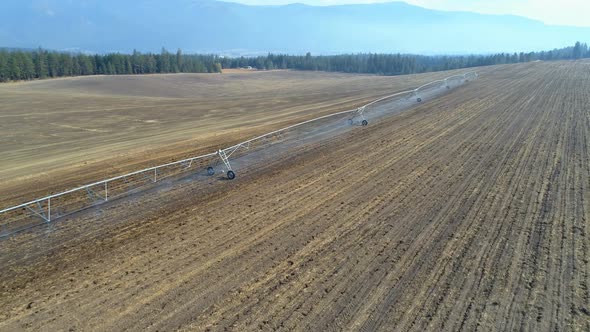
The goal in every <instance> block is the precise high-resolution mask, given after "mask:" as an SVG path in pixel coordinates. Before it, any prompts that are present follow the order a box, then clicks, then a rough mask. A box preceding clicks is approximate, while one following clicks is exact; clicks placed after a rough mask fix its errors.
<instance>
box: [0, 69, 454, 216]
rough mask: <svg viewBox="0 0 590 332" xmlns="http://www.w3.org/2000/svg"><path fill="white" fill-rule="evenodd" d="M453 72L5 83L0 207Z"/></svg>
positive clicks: (0, 114)
mask: <svg viewBox="0 0 590 332" xmlns="http://www.w3.org/2000/svg"><path fill="white" fill-rule="evenodd" d="M448 75H450V73H449V72H445V73H433V74H424V75H412V76H404V77H378V76H369V75H346V74H329V73H314V72H296V71H270V72H255V71H242V72H241V71H230V72H228V73H226V74H175V75H146V76H104V77H81V78H65V79H56V80H47V81H36V82H25V83H17V84H2V85H0V100H1V101H2V102H1V103H0V132H1V133H2V135H0V155H1V156H2V157H1V158H0V197H1V198H0V204H1V206H8V205H11V204H16V203H22V202H25V201H28V200H31V199H34V198H37V197H41V196H45V195H47V194H50V193H54V192H59V191H63V190H65V189H68V188H72V187H75V186H78V185H83V184H86V183H91V182H94V181H98V180H100V179H103V178H107V177H111V176H114V175H120V174H123V173H125V172H128V171H132V170H136V169H141V168H144V167H149V166H155V165H157V164H160V163H165V162H168V161H171V160H178V159H181V158H184V157H189V156H193V155H195V154H200V153H202V152H207V153H208V152H212V151H214V150H215V149H216V148H218V147H224V146H227V145H228V144H229V143H234V142H239V141H241V140H243V139H245V138H250V137H253V136H254V135H256V134H262V133H265V132H268V131H270V130H273V129H278V128H280V127H282V126H285V125H288V124H291V123H295V122H298V121H301V120H304V119H309V118H313V117H316V116H318V115H322V114H327V113H331V112H335V111H339V110H346V109H352V108H354V107H355V106H359V105H362V104H364V103H365V102H367V101H369V100H372V99H375V98H376V97H378V96H382V95H387V94H389V93H391V92H395V91H399V90H403V89H407V88H411V87H416V86H419V85H420V84H423V83H426V82H430V81H432V80H434V79H438V78H442V77H446V76H448Z"/></svg>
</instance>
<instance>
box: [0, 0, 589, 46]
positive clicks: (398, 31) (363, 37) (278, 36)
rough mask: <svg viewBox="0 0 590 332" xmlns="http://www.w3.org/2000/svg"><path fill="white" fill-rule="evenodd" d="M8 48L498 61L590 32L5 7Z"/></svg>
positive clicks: (460, 19)
mask: <svg viewBox="0 0 590 332" xmlns="http://www.w3.org/2000/svg"><path fill="white" fill-rule="evenodd" d="M2 2H3V4H2V7H3V10H1V11H0V45H2V46H5V47H11V48H36V47H38V46H42V47H44V48H48V49H56V50H70V51H71V50H82V51H94V52H99V53H104V52H125V53H129V52H131V51H132V50H133V49H137V50H140V51H153V52H159V50H160V48H161V47H167V48H169V49H170V50H172V51H174V50H176V48H181V49H183V51H185V53H187V52H201V53H203V52H210V53H220V54H231V55H243V54H246V55H248V54H260V53H267V52H276V53H294V54H301V53H305V52H312V53H313V54H336V53H356V52H382V53H398V52H401V53H422V54H459V53H463V54H464V53H496V52H515V51H537V50H547V49H552V48H557V47H563V46H566V45H573V44H574V42H575V41H577V40H580V41H586V39H588V37H590V28H578V27H562V26H547V25H544V24H543V23H541V22H538V21H534V20H530V19H527V18H522V17H517V16H499V15H483V14H475V13H469V12H443V11H436V10H430V9H425V8H421V7H417V6H412V5H409V4H406V3H403V2H390V3H378V4H364V5H339V6H307V5H302V4H293V5H285V6H248V5H243V4H237V3H230V2H221V1H213V0H168V1H157V0H137V1H120V0H84V1H66V0H3V1H2Z"/></svg>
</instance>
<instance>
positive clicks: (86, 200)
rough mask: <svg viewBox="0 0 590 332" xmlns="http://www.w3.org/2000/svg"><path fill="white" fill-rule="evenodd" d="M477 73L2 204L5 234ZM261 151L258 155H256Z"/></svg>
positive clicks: (201, 172)
mask: <svg viewBox="0 0 590 332" xmlns="http://www.w3.org/2000/svg"><path fill="white" fill-rule="evenodd" d="M477 76H478V75H477V73H476V72H468V73H465V74H462V75H454V76H450V77H447V78H445V79H442V80H437V81H433V82H430V83H427V84H424V85H422V86H420V87H418V88H416V89H412V90H406V91H401V92H397V93H394V94H391V95H388V96H385V97H382V98H379V99H376V100H374V101H372V102H370V103H368V104H366V105H364V106H361V107H359V108H356V109H354V110H346V111H341V112H336V113H331V114H328V115H324V116H320V117H317V118H314V119H311V120H307V121H303V122H299V123H296V124H294V125H291V126H288V127H285V128H281V129H278V130H275V131H272V132H269V133H266V134H263V135H260V136H257V137H254V138H252V139H249V140H247V141H244V142H241V143H238V144H235V145H233V146H230V147H228V148H225V149H220V150H218V151H216V152H212V153H208V154H205V155H200V156H196V157H192V158H187V159H183V160H179V161H175V162H171V163H167V164H163V165H158V166H154V167H150V168H145V169H142V170H139V171H135V172H132V173H128V174H124V175H120V176H117V177H113V178H109V179H106V180H102V181H98V182H94V183H91V184H87V185H84V186H81V187H78V188H74V189H70V190H67V191H64V192H60V193H56V194H53V195H49V196H46V197H43V198H39V199H35V200H33V201H30V202H27V203H23V204H19V205H16V206H12V207H9V208H6V209H3V210H1V211H0V238H2V237H6V236H9V235H11V234H14V233H16V232H19V231H22V230H25V229H28V228H31V227H34V226H37V225H40V224H44V223H50V222H52V221H55V220H56V219H58V218H61V217H64V216H67V215H71V214H73V213H75V212H79V211H81V210H84V209H87V208H90V207H93V206H97V205H100V204H103V203H105V202H108V201H111V200H114V199H117V198H121V197H124V196H128V195H131V194H133V193H137V192H140V191H142V190H145V189H146V188H149V187H153V186H155V185H157V184H158V183H162V182H164V181H173V180H174V179H178V178H179V177H182V176H186V175H187V174H193V175H195V176H202V177H211V176H213V175H215V174H216V173H217V172H218V171H219V172H220V173H225V178H226V179H229V180H233V179H235V178H236V171H235V170H234V168H233V167H232V163H233V162H235V161H236V160H240V159H241V160H242V161H243V162H246V163H248V160H247V158H246V157H245V156H246V155H247V154H250V155H255V157H253V158H260V157H261V155H263V154H262V151H265V150H266V151H267V154H270V158H272V157H273V156H274V155H276V154H277V153H280V151H287V150H289V148H290V147H293V146H298V144H299V145H301V144H307V143H309V142H313V141H317V140H321V139H324V138H326V137H328V136H327V135H337V134H338V133H342V132H345V131H346V130H348V129H349V128H350V127H351V126H363V127H364V126H368V125H369V121H370V119H377V118H379V117H380V116H386V115H390V114H392V113H394V112H400V111H402V110H403V109H406V108H407V107H410V106H411V105H412V104H413V103H420V102H422V101H423V99H424V98H427V97H430V96H436V95H437V94H441V93H443V91H446V90H448V89H451V88H452V87H454V86H458V85H461V84H463V83H464V82H468V81H469V80H473V79H475V78H477ZM396 97H397V98H396ZM289 135H290V138H289V139H286V138H285V136H289ZM277 144H279V145H277ZM269 147H273V148H272V149H271V148H269ZM256 152H257V153H259V154H258V155H256ZM234 166H235V165H234Z"/></svg>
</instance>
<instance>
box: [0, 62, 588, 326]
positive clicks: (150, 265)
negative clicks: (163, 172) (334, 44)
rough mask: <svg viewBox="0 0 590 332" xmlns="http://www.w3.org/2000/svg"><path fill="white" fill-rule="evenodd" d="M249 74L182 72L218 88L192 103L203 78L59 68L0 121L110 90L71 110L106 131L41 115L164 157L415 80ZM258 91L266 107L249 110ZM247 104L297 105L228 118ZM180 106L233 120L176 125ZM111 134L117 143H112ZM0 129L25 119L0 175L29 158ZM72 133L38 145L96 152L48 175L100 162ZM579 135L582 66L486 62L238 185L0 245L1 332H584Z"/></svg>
mask: <svg viewBox="0 0 590 332" xmlns="http://www.w3.org/2000/svg"><path fill="white" fill-rule="evenodd" d="M248 75H251V76H249V77H247V78H246V77H237V80H229V79H227V78H224V77H223V75H220V76H219V77H209V76H207V77H198V76H190V75H188V76H184V79H186V80H187V81H190V82H193V84H197V85H198V83H195V82H194V81H195V80H197V79H196V77H198V80H199V81H200V80H211V82H213V83H211V85H213V86H215V85H217V86H226V87H228V86H232V88H231V89H228V91H227V95H226V96H225V97H219V93H218V92H217V94H214V96H215V95H216V96H217V97H211V99H207V101H206V102H205V101H203V98H202V97H201V99H198V98H197V99H198V100H200V101H199V102H198V104H196V102H195V101H194V100H193V99H190V98H191V97H190V96H189V95H190V94H191V93H193V91H194V90H198V91H199V92H198V93H199V94H200V96H206V95H207V94H208V93H213V92H212V91H210V90H207V89H208V88H207V87H205V86H203V87H200V88H198V89H197V88H190V89H188V90H189V91H187V92H182V93H185V95H182V96H178V95H177V96H172V94H175V93H180V92H177V91H171V92H169V93H170V96H168V97H164V96H159V97H153V96H150V95H152V94H155V93H156V92H146V93H145V95H144V96H140V95H141V94H142V92H141V91H142V88H141V87H135V88H126V87H127V84H125V83H120V82H119V80H122V79H127V80H130V81H135V80H140V81H142V82H144V81H146V80H147V81H149V80H150V79H152V78H133V77H130V78H119V79H113V78H94V79H90V80H89V79H81V80H82V81H85V80H89V81H93V82H95V83H94V87H93V91H94V92H93V93H95V94H96V91H100V90H101V89H104V90H106V91H109V94H110V93H111V92H112V91H121V93H122V94H123V93H124V95H122V96H120V97H117V96H112V95H109V96H106V95H105V96H97V95H85V93H86V92H84V91H82V90H81V89H82V88H80V86H85V87H86V88H85V89H88V87H87V86H88V84H86V85H81V84H80V83H76V82H75V80H62V81H54V82H35V83H27V84H24V85H23V86H20V87H0V89H2V93H5V91H6V89H9V90H10V89H13V90H14V91H13V90H11V93H10V94H8V95H9V96H10V97H9V98H13V99H11V100H12V101H13V102H8V103H3V105H2V106H1V107H2V108H3V111H2V114H4V115H6V116H7V118H10V116H8V115H10V114H11V112H13V113H12V114H14V115H15V116H16V114H18V112H17V110H16V108H17V107H16V106H15V105H16V104H15V103H16V102H17V101H18V100H22V101H23V103H33V102H34V101H35V100H36V101H35V102H38V103H39V104H38V108H39V109H38V110H37V113H35V112H33V113H31V114H32V115H31V117H32V118H34V119H37V120H36V121H42V119H44V118H47V119H49V118H53V116H52V115H49V113H51V114H53V113H54V112H55V108H56V106H55V105H57V104H59V103H64V108H67V109H70V110H72V109H74V107H73V106H72V105H82V104H84V103H86V101H88V100H95V101H96V102H95V105H99V104H101V103H105V104H106V103H108V101H110V102H112V103H113V105H114V106H112V107H113V108H114V109H118V110H119V111H118V112H115V111H113V112H112V113H109V112H106V113H105V110H104V104H103V107H102V109H101V110H98V107H97V106H93V107H95V110H96V112H94V115H93V112H92V111H91V110H87V111H80V113H78V115H77V116H80V117H82V116H88V117H89V118H90V119H92V121H91V122H92V123H95V124H96V123H98V122H97V121H99V120H97V118H96V113H97V112H98V114H101V115H102V114H111V115H105V117H104V121H105V122H104V124H103V125H102V126H98V125H95V126H89V125H86V126H82V124H81V123H78V122H76V121H75V120H73V119H76V118H77V116H73V115H72V117H68V116H69V115H68V114H69V113H68V112H64V114H62V115H57V116H56V118H55V119H59V118H63V119H70V121H69V122H68V121H64V123H67V124H68V125H70V126H75V127H80V128H86V129H100V130H109V132H108V133H100V132H98V133H95V132H91V133H92V134H93V135H94V134H96V135H99V136H100V135H102V136H100V137H102V138H103V140H104V144H106V146H111V147H112V149H113V150H114V151H124V150H125V149H124V147H127V148H129V149H130V150H133V149H142V148H145V149H148V147H147V146H145V145H146V144H149V143H148V142H150V141H151V140H152V139H154V140H155V141H158V139H160V138H161V141H164V142H166V141H167V140H168V139H170V144H171V146H173V144H172V142H176V143H178V146H179V147H181V146H183V145H182V144H186V145H185V146H190V145H191V144H190V139H194V140H195V142H197V141H200V140H202V141H203V142H211V141H213V140H214V139H216V138H215V137H207V136H206V135H207V134H206V133H207V131H208V130H207V128H209V129H213V128H215V129H216V131H220V132H223V131H226V132H227V133H233V132H234V131H235V132H236V133H238V131H239V134H236V136H239V135H241V133H242V132H241V131H240V128H241V127H242V126H244V128H245V131H244V132H245V133H247V134H250V133H251V132H254V131H256V130H261V128H259V127H257V126H258V125H260V126H262V124H263V123H265V125H264V126H267V127H264V128H262V129H268V127H273V126H275V125H278V124H280V123H282V122H288V121H289V117H291V116H293V117H294V116H307V115H309V114H311V113H318V112H328V111H334V110H337V109H339V108H340V107H346V106H348V105H345V101H346V103H350V104H355V103H359V102H360V101H361V100H362V99H366V98H369V97H370V96H371V95H379V94H385V92H387V91H386V90H387V89H385V88H384V87H383V86H382V84H383V83H385V82H389V84H390V88H391V89H394V90H395V89H397V88H402V87H403V85H404V84H408V85H415V83H416V80H420V79H425V77H422V76H414V77H411V78H410V79H409V80H408V81H407V82H406V81H405V80H404V79H405V78H403V77H398V78H376V77H366V76H360V77H357V78H355V77H352V76H346V75H332V74H316V73H285V72H276V73H266V74H258V73H255V74H248ZM264 75H267V76H264ZM312 78H315V80H314V79H312ZM320 78H322V79H320ZM430 78H431V77H430ZM153 79H154V80H155V81H158V82H159V81H160V80H164V81H166V80H174V81H175V82H176V81H178V78H177V77H173V76H162V77H154V78H153ZM272 79H274V80H275V81H276V84H274V85H275V86H269V85H268V82H269V80H272ZM283 80H286V83H284V85H282V84H283V83H280V82H282V81H283ZM116 82H117V83H116ZM238 82H242V83H238ZM244 82H248V83H244ZM256 82H258V83H256ZM308 82H309V83H308ZM338 82H341V83H342V84H340V83H338ZM344 82H347V83H346V84H345V83H344ZM392 82H393V83H392ZM395 82H397V83H395ZM86 83H88V82H86ZM394 83H395V84H397V85H395V84H394ZM117 84H120V86H119V87H117ZM134 84H139V83H137V82H136V83H134ZM134 84H131V86H134ZM146 84H147V83H146ZM153 84H157V83H155V82H150V83H149V86H150V87H151V86H153ZM186 84H188V83H186ZM186 84H180V85H179V87H180V88H182V87H184V86H185V85H186ZM255 84H261V87H260V89H261V90H262V91H260V92H256V95H254V93H255V92H253V91H254V90H256V89H252V90H249V89H250V88H251V87H250V85H255ZM240 85H243V86H242V88H238V87H239V86H240ZM45 86H47V88H46V87H45ZM60 86H61V87H62V88H61V89H63V91H64V93H67V94H68V95H71V96H72V97H71V99H68V98H64V95H63V94H61V95H60V93H59V91H61V90H60V89H59V88H58V87H60ZM49 87H50V88H49ZM43 89H47V91H46V92H42V91H43ZM125 89H128V90H125ZM146 89H147V88H146ZM265 89H266V90H265ZM156 90H157V89H156ZM229 90H234V91H233V92H232V91H229ZM26 91H31V96H32V97H30V98H28V99H30V100H29V101H25V100H26V99H27V98H26V97H25V96H26ZM73 91H78V92H77V93H78V94H76V93H74V92H73ZM154 91H155V90H154ZM207 91H208V92H207ZM297 91H299V92H297ZM305 91H307V92H308V93H307V94H305V93H303V92H305ZM314 91H315V92H316V93H317V94H313V92H314ZM322 91H324V92H322ZM328 91H331V92H330V93H328ZM132 94H134V95H136V97H134V98H136V99H133V98H131V97H129V95H132ZM273 94H274V95H275V97H274V99H273V100H275V102H274V103H273V102H272V101H271V100H270V99H269V100H260V97H261V96H265V95H266V96H271V95H273ZM39 96H43V97H39ZM310 96H314V97H313V98H311V97H310ZM51 98H55V99H51ZM167 98H169V99H167ZM183 98H186V99H187V100H186V104H182V103H181V102H180V101H179V99H180V100H182V99H183ZM338 98H340V99H338ZM41 99H43V100H53V101H52V106H51V107H52V108H53V111H52V112H49V113H47V115H43V116H41V115H35V114H43V113H42V109H44V106H43V105H46V104H47V102H45V103H43V102H39V100H41ZM150 100H151V101H152V103H153V106H145V107H144V106H142V105H143V101H150ZM210 100H211V101H210ZM215 100H216V101H217V102H224V103H225V104H223V105H225V107H223V108H222V107H219V106H215V102H214V101H215ZM340 102H342V104H340ZM117 103H120V104H117ZM166 103H169V104H168V105H169V106H168V108H167V107H164V105H166ZM266 103H268V104H266ZM275 103H276V105H275ZM66 105H69V106H68V107H65V106H66ZM115 105H118V106H115ZM122 105H128V107H129V109H126V111H125V112H128V113H125V112H123V111H121V109H123V108H124V106H122ZM172 105H174V107H173V106H172ZM203 105H204V106H203ZM230 105H233V106H230ZM262 105H266V107H268V109H276V110H284V109H286V108H287V109H288V107H286V106H287V105H292V109H291V111H290V112H287V113H283V114H282V115H280V116H278V115H277V116H276V117H275V116H274V114H272V115H269V114H267V113H264V112H262V111H260V112H261V113H259V115H260V117H261V119H258V117H250V116H249V113H248V116H245V115H244V113H246V112H248V111H247V110H262V109H264V108H265V107H262ZM80 107H82V106H80ZM89 107H90V106H89ZM201 107H203V109H207V110H209V111H204V110H203V111H197V110H199V109H201ZM273 107H276V108H273ZM9 108H12V111H10V109H9ZM23 108H24V107H23ZM212 109H218V110H219V111H218V113H215V112H213V111H211V110H212ZM71 112H73V113H77V112H78V111H71ZM165 112H173V114H175V115H176V117H177V118H179V119H181V120H174V119H171V120H167V119H168V117H167V116H166V114H168V115H169V114H172V113H165ZM194 112H204V113H203V115H202V116H203V117H205V116H206V115H208V116H209V117H210V118H212V119H213V118H215V119H218V118H219V117H220V116H221V117H223V118H230V120H231V121H230V122H229V124H227V127H224V124H223V123H222V124H219V122H218V121H214V120H198V119H194V121H193V122H190V121H192V120H193V119H192V115H193V114H195V113H194ZM207 112H211V113H207ZM232 112H236V113H235V114H238V115H236V116H235V118H232V114H234V113H232ZM271 113H272V112H271ZM124 114H128V115H124ZM183 114H184V115H183ZM21 116H22V115H21ZM111 116H112V117H111ZM99 118H102V116H101V117H99ZM182 119H184V120H182ZM148 120H156V121H159V122H158V124H153V123H151V124H148V123H146V122H145V121H148ZM55 121H56V120H49V121H44V122H45V123H49V122H51V123H57V122H55ZM142 121H144V122H142ZM167 121H176V123H174V124H172V123H170V124H166V123H167ZM250 121H251V122H250ZM42 122H43V121H42ZM34 123H36V122H35V121H33V120H31V127H29V130H30V129H31V128H36V127H35V126H34V125H33V124H34ZM199 123H201V124H202V126H203V127H204V128H200V127H199V129H196V130H197V132H196V133H195V134H194V135H195V136H190V134H188V133H189V132H191V133H192V131H191V129H190V128H191V127H193V128H195V127H197V124H199ZM224 123H225V122H224ZM266 123H268V124H266ZM115 124H117V126H115ZM164 124H166V127H161V128H167V130H163V131H162V136H158V137H150V135H151V136H154V133H157V132H158V130H157V129H156V128H152V127H150V126H164ZM206 124H209V125H206ZM62 125H63V123H62ZM2 126H7V122H5V121H2ZM133 126H137V127H139V128H141V129H137V130H133V129H130V128H131V127H133ZM208 126H209V127H208ZM99 127H100V128H99ZM51 128H54V127H51ZM115 128H119V129H121V130H127V134H128V135H129V137H133V138H134V140H132V142H131V143H129V145H127V143H125V142H124V141H123V137H124V133H122V132H119V130H114V129H115ZM175 128H176V129H179V133H177V132H176V129H175ZM2 130H5V127H3V128H2ZM12 130H14V131H22V132H21V133H20V134H18V133H16V132H15V134H14V135H13V136H14V138H15V142H16V143H14V144H15V145H14V146H15V148H16V147H18V149H17V151H20V153H15V154H9V159H10V160H11V161H7V160H2V163H3V164H2V168H1V169H2V170H3V171H4V169H5V167H6V165H10V166H13V162H14V161H15V160H18V159H19V155H22V156H24V155H26V153H25V152H26V151H27V150H26V148H25V145H26V144H23V143H22V142H21V143H18V142H20V141H19V139H23V138H22V137H25V136H26V129H25V128H13V129H12ZM71 130H72V131H71V132H70V131H69V129H67V128H64V134H63V135H64V136H59V137H57V138H55V148H59V147H60V145H59V143H58V142H59V139H60V138H61V137H65V133H72V136H71V137H70V136H67V137H69V138H67V139H71V140H73V141H70V144H78V141H79V143H80V145H81V146H82V147H83V148H84V149H86V150H89V151H90V152H91V156H92V157H80V156H79V155H80V154H83V153H84V151H77V152H76V151H69V150H68V149H65V148H64V149H65V150H63V151H64V153H66V154H68V156H72V157H68V158H66V160H67V162H64V161H62V162H63V163H64V165H65V164H68V163H70V162H71V160H70V158H73V157H75V156H78V157H77V158H88V159H89V162H90V159H92V158H97V159H100V158H101V156H103V157H104V154H101V153H106V151H102V150H101V148H100V147H101V145H100V144H97V142H93V141H85V140H84V137H85V136H84V133H81V132H78V131H74V129H71ZM42 132H43V131H42V129H40V130H39V135H41V133H42ZM73 132H75V134H73ZM183 132H184V133H187V134H184V135H183V134H182V133H183ZM146 133H151V134H150V135H148V134H146ZM19 135H21V136H19ZM29 135H30V133H29ZM76 135H77V136H76ZM143 135H145V136H143ZM186 135H188V136H190V137H189V138H186V139H187V140H186V141H185V142H184V143H182V142H181V143H179V142H180V141H182V140H184V139H185V138H183V136H186ZM13 136H10V137H13ZM111 136H113V137H112V140H111ZM19 137H21V138H19ZM72 137H78V139H77V140H74V139H73V138H72ZM156 138H158V139H156ZM3 139H5V136H3ZM176 140H178V141H176ZM208 140H211V141H208ZM142 142H143V143H142ZM589 142H590V64H589V63H588V62H550V63H544V62H537V63H528V64H520V65H510V66H498V67H495V68H493V70H488V71H487V72H486V73H485V74H482V75H481V77H480V79H478V80H476V81H473V82H470V83H469V84H467V85H464V86H462V87H459V88H457V89H456V90H454V91H452V92H450V93H449V94H446V95H443V96H441V97H439V98H437V99H435V100H431V101H428V102H426V103H424V104H421V105H419V106H417V107H415V108H413V109H411V110H408V111H406V112H403V113H400V114H397V115H395V116H392V117H389V118H387V119H383V120H381V121H379V122H375V123H371V124H370V125H369V126H368V127H357V128H355V129H354V130H352V131H351V132H349V133H346V134H344V135H343V136H338V137H334V138H332V139H328V140H325V141H322V142H318V143H314V144H313V145H311V146H308V147H305V148H302V149H298V150H296V151H292V153H291V154H290V155H289V156H285V157H280V158H277V159H275V160H273V161H264V162H261V163H260V164H259V165H253V166H252V167H249V168H246V169H243V170H241V173H240V178H239V179H237V180H234V181H216V183H215V185H205V186H203V185H201V184H199V183H195V182H191V181H184V182H181V183H178V184H177V185H175V186H174V187H173V188H165V189H161V190H160V191H152V192H150V193H146V194H144V195H138V196H136V197H132V198H130V199H127V200H121V201H118V202H112V203H111V204H107V205H105V206H103V207H101V208H97V209H94V210H89V211H85V212H83V213H80V214H77V215H74V216H71V217H68V218H64V220H61V221H59V222H57V223H55V224H52V225H50V226H47V227H40V228H37V229H35V230H33V231H31V232H26V233H22V234H20V235H17V236H14V237H11V238H10V239H8V240H4V241H0V253H1V254H0V266H2V269H1V270H0V309H1V310H0V331H17V330H47V331H57V330H71V331H78V330H85V331H86V330H88V331H120V330H135V331H144V330H150V331H169V330H191V331H192V330H196V331H201V330H215V331H217V330H220V331H222V330H231V331H252V330H263V331H267V330H281V331H293V330H300V331H339V330H343V331H375V330H382V331H424V330H427V331H498V330H500V331H515V330H518V331H589V330H590V288H589V283H590V261H589V260H590V221H589V220H590V151H589ZM33 143H34V142H31V144H33ZM3 144H4V143H3ZM6 144H9V143H6ZM37 144H40V143H37ZM135 144H137V145H135ZM193 145H196V144H193ZM3 146H7V145H3ZM19 149H20V150H19ZM117 149H120V150H117ZM195 149H197V148H195ZM7 151H8V150H7ZM10 151H12V150H10ZM174 151H180V148H179V150H173V152H174ZM2 153H3V155H4V154H5V152H4V151H2ZM119 153H121V154H122V153H123V152H113V154H114V155H119ZM146 153H147V152H146ZM138 155H141V154H138ZM148 155H149V154H148ZM130 156H131V155H130ZM156 157H157V156H154V158H156ZM23 158H24V157H23ZM129 158H130V159H129V160H132V158H131V157H129ZM124 159H125V158H122V159H120V160H124ZM23 160H26V161H27V162H28V164H27V165H28V167H29V168H30V169H35V168H36V167H41V166H40V165H37V164H35V163H34V158H31V156H27V158H25V159H23ZM44 160H45V159H44ZM78 160H82V159H78ZM69 167H73V168H71V169H76V168H75V167H79V165H78V166H77V165H76V163H72V164H71V165H70V166H69ZM12 172H13V173H11V174H18V172H19V171H18V170H14V171H12ZM8 173H10V172H8V171H6V172H5V173H3V174H8ZM3 176H4V180H3V181H4V183H6V182H7V181H8V180H7V179H6V176H7V175H3ZM3 188H6V187H5V186H4V185H3ZM154 193H155V194H154Z"/></svg>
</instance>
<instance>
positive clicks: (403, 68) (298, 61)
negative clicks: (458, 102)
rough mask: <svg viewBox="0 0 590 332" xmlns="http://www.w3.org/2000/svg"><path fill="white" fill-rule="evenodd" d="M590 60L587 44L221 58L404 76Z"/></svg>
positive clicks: (242, 63)
mask: <svg viewBox="0 0 590 332" xmlns="http://www.w3.org/2000/svg"><path fill="white" fill-rule="evenodd" d="M581 58H590V50H589V49H588V45H587V44H582V43H580V42H577V43H576V44H575V45H574V46H571V47H565V48H561V49H554V50H552V51H542V52H529V53H498V54H491V55H465V56H463V55H457V56H423V55H411V54H345V55H328V56H322V55H320V56H312V55H311V54H310V53H307V54H306V55H305V56H293V55H275V54H269V55H267V56H259V57H254V58H252V57H250V58H248V57H240V58H222V59H220V61H221V65H222V67H223V68H245V67H252V68H256V69H265V70H268V69H296V70H316V71H332V72H344V73H363V74H378V75H405V74H416V73H425V72H432V71H441V70H451V69H460V68H469V67H478V66H487V65H498V64H510V63H519V62H529V61H535V60H544V61H549V60H566V59H581Z"/></svg>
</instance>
